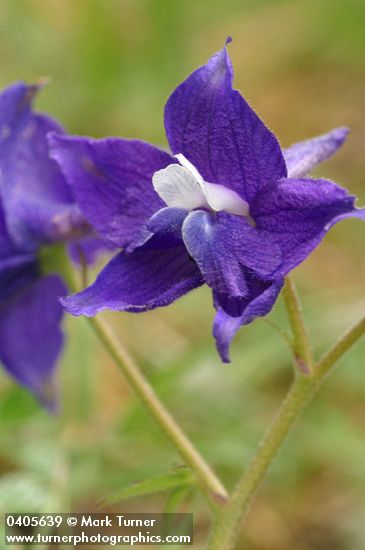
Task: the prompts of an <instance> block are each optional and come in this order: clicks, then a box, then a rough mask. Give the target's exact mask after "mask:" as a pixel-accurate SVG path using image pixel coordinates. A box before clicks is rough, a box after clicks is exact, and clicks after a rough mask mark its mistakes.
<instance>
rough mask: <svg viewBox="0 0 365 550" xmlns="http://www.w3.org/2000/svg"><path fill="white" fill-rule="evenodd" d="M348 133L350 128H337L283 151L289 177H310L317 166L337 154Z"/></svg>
mask: <svg viewBox="0 0 365 550" xmlns="http://www.w3.org/2000/svg"><path fill="white" fill-rule="evenodd" d="M348 133H349V130H348V128H335V129H334V130H331V131H330V132H327V134H323V135H321V136H317V137H315V138H312V139H307V140H306V141H300V142H299V143H294V145H292V146H291V147H289V148H288V149H283V155H284V159H285V162H286V168H287V171H288V177H289V178H301V177H303V176H306V175H308V174H309V173H310V172H311V171H312V170H313V168H315V167H316V166H317V164H320V163H321V162H323V161H325V160H327V159H329V158H330V157H331V156H332V155H334V154H335V153H336V151H337V149H338V148H339V147H341V145H342V144H343V143H344V141H345V140H346V138H347V135H348Z"/></svg>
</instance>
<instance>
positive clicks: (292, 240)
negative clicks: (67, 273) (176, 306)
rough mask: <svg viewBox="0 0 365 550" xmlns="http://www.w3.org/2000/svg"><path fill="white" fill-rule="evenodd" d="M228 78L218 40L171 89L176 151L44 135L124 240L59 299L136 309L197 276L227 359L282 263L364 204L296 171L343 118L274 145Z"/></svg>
mask: <svg viewBox="0 0 365 550" xmlns="http://www.w3.org/2000/svg"><path fill="white" fill-rule="evenodd" d="M232 79H233V70H232V66H231V62H230V59H229V56H228V53H227V48H226V47H225V48H223V49H222V50H221V51H220V52H218V53H217V54H215V55H214V56H213V57H212V58H211V59H210V60H209V61H208V63H207V64H206V65H204V66H203V67H201V68H200V69H198V70H197V71H195V72H194V73H193V74H192V75H190V76H189V77H188V78H187V79H186V80H185V81H184V82H183V83H182V84H181V85H180V86H178V88H177V89H176V90H175V91H174V92H173V93H172V95H171V96H170V98H169V100H168V102H167V104H166V108H165V127H166V133H167V138H168V141H169V144H170V147H171V150H172V154H173V155H174V156H171V155H170V154H169V153H166V152H164V151H161V150H159V149H157V148H156V147H154V146H152V145H149V144H147V143H144V142H141V141H137V140H131V141H129V140H125V139H117V138H111V139H103V140H94V139H88V138H82V137H67V136H65V137H64V136H59V135H54V136H52V137H51V138H50V140H51V147H52V157H53V158H54V159H56V160H57V161H58V163H59V165H60V167H61V169H62V171H63V173H64V174H65V176H66V178H67V180H68V181H69V183H70V184H71V186H72V187H73V189H74V191H75V196H76V199H77V201H78V204H79V206H80V208H81V210H82V211H83V213H84V215H85V217H86V218H87V219H88V220H89V221H90V223H91V224H93V225H94V227H95V228H96V229H97V230H98V231H99V232H100V233H101V234H103V235H104V236H105V237H107V238H108V239H109V240H110V241H111V242H112V243H113V244H115V245H116V246H119V247H120V248H123V249H124V250H123V251H122V252H120V253H119V254H118V255H117V256H115V257H114V259H112V260H111V262H110V263H109V264H108V265H107V266H106V267H105V268H104V270H103V271H102V272H101V273H100V275H99V277H98V278H97V279H96V281H95V283H94V284H93V285H92V286H90V287H89V288H87V289H86V290H84V291H83V292H81V293H79V294H76V295H74V296H71V297H68V298H66V299H65V300H64V301H63V303H64V305H65V308H66V309H67V311H69V312H70V313H72V314H74V315H80V314H84V315H89V316H91V315H94V314H96V313H97V312H98V311H101V310H102V309H105V308H108V309H111V310H124V311H133V312H141V311H146V310H149V309H152V308H155V307H159V306H164V305H167V304H170V303H171V302H173V301H174V300H176V299H177V298H179V297H180V296H182V295H183V294H185V293H186V292H188V291H189V290H192V289H193V288H196V287H198V286H200V285H202V284H203V283H206V284H207V285H209V286H210V287H211V288H212V291H213V296H214V304H215V307H216V309H217V316H216V320H215V323H214V335H215V338H216V340H217V346H218V350H219V352H220V354H221V357H222V359H223V360H224V361H228V347H229V343H230V341H231V339H232V337H233V336H234V334H235V333H236V331H237V330H238V328H239V327H240V326H241V325H243V324H247V323H250V322H251V321H252V320H253V319H255V318H256V317H259V316H262V315H266V314H267V313H268V312H269V311H270V310H271V308H272V306H273V304H274V302H275V300H276V298H277V296H278V294H279V292H280V289H281V287H282V285H283V281H284V277H285V275H287V274H288V273H289V271H291V270H292V269H293V268H295V267H296V266H297V265H298V264H299V263H300V262H302V261H303V260H304V259H305V258H306V257H307V256H308V254H310V252H311V251H312V250H313V249H314V248H315V247H316V246H317V245H318V243H319V242H320V241H321V239H322V238H323V236H324V235H325V233H326V232H327V231H328V230H329V229H330V227H331V226H332V225H333V224H334V223H336V222H337V221H339V220H340V219H343V218H346V217H348V216H362V215H363V212H362V211H360V210H358V209H356V207H355V205H354V202H355V199H354V197H352V196H351V195H349V194H348V193H347V192H346V191H345V190H344V189H342V188H341V187H338V186H337V185H335V184H334V183H332V182H330V181H327V180H324V179H310V178H305V175H306V174H308V172H310V171H311V170H312V168H314V166H316V165H317V164H318V163H319V162H322V161H324V160H326V159H327V158H329V157H330V156H331V155H332V154H333V153H334V152H335V151H336V150H337V149H338V147H339V146H340V145H341V144H342V143H343V142H344V140H345V138H346V135H347V130H346V129H345V128H338V129H335V130H333V131H331V132H329V133H327V134H325V135H323V136H320V137H317V138H314V139H311V140H308V141H305V142H302V143H298V144H295V145H293V146H292V147H290V148H289V149H287V150H284V151H282V150H281V148H280V145H279V143H278V141H277V139H276V137H275V136H274V134H273V133H272V132H270V131H269V130H268V128H267V127H266V126H265V125H264V124H263V122H262V121H261V120H260V119H259V117H258V116H257V115H256V114H255V112H254V111H253V110H252V109H251V107H250V106H249V105H248V103H247V102H246V101H245V100H244V99H243V97H242V96H241V95H240V94H239V92H238V91H237V90H234V89H233V88H232Z"/></svg>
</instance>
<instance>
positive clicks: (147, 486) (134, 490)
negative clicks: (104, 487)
mask: <svg viewBox="0 0 365 550" xmlns="http://www.w3.org/2000/svg"><path fill="white" fill-rule="evenodd" d="M194 484H195V477H194V475H193V473H192V472H191V471H190V470H189V469H188V468H186V467H179V468H176V469H175V470H173V471H172V472H168V473H166V474H159V475H155V476H153V477H150V478H147V479H144V480H142V481H136V482H135V483H132V484H131V485H127V487H124V488H123V489H121V490H120V491H118V492H117V493H115V494H113V495H110V496H107V497H105V498H104V499H103V501H102V504H113V503H115V502H120V501H122V500H127V499H129V498H134V497H139V496H144V495H151V494H153V493H159V492H162V491H169V490H170V489H177V488H181V487H189V486H192V485H194Z"/></svg>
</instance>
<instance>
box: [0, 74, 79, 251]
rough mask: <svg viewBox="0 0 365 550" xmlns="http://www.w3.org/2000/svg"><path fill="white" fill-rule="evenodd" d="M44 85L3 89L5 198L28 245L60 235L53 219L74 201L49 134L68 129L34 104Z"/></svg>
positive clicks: (12, 229)
mask: <svg viewBox="0 0 365 550" xmlns="http://www.w3.org/2000/svg"><path fill="white" fill-rule="evenodd" d="M39 88H40V87H39V86H27V85H25V84H23V83H17V84H14V85H12V86H10V87H9V88H7V89H6V90H5V91H3V92H2V93H1V94H0V187H1V194H2V200H3V205H4V210H5V216H6V222H7V227H8V231H9V233H10V235H11V237H12V239H13V240H14V242H16V243H17V244H18V245H19V246H21V247H22V248H24V249H25V248H26V249H28V250H32V249H35V248H36V247H37V246H38V245H39V244H40V242H42V241H44V240H46V241H53V240H55V234H54V231H55V225H54V224H52V223H51V222H52V219H57V217H58V216H60V215H61V216H62V215H63V211H64V208H65V207H66V206H68V205H70V204H71V203H72V201H73V199H72V195H71V192H70V189H69V187H68V185H67V184H66V182H65V180H64V177H63V176H62V174H61V172H60V170H59V169H58V166H57V164H56V163H55V162H54V161H53V160H51V159H50V158H49V156H48V144H47V140H46V134H47V133H48V132H50V131H53V132H58V133H61V132H63V130H62V128H61V127H60V126H59V125H58V124H57V123H56V122H55V121H54V120H52V119H51V118H49V117H47V116H45V115H41V114H36V113H34V112H33V111H32V109H31V104H32V100H33V98H34V96H35V95H36V93H37V92H38V90H39ZM56 226H57V224H56ZM50 227H51V228H52V230H53V233H51V234H50V233H49V228H50ZM56 237H57V238H58V236H57V235H56ZM61 238H62V237H61Z"/></svg>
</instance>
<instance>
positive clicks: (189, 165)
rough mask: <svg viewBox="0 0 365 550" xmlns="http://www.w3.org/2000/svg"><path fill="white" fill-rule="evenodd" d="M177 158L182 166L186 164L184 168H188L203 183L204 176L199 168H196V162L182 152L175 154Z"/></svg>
mask: <svg viewBox="0 0 365 550" xmlns="http://www.w3.org/2000/svg"><path fill="white" fill-rule="evenodd" d="M175 158H177V160H178V161H179V162H180V164H181V166H184V168H187V170H189V172H190V173H191V174H192V175H193V176H194V178H195V179H196V181H197V182H198V183H203V178H202V177H201V175H200V173H199V172H198V170H197V169H196V168H195V166H194V164H192V163H191V162H190V160H188V159H187V158H186V157H184V155H183V154H182V153H179V154H178V155H175Z"/></svg>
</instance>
